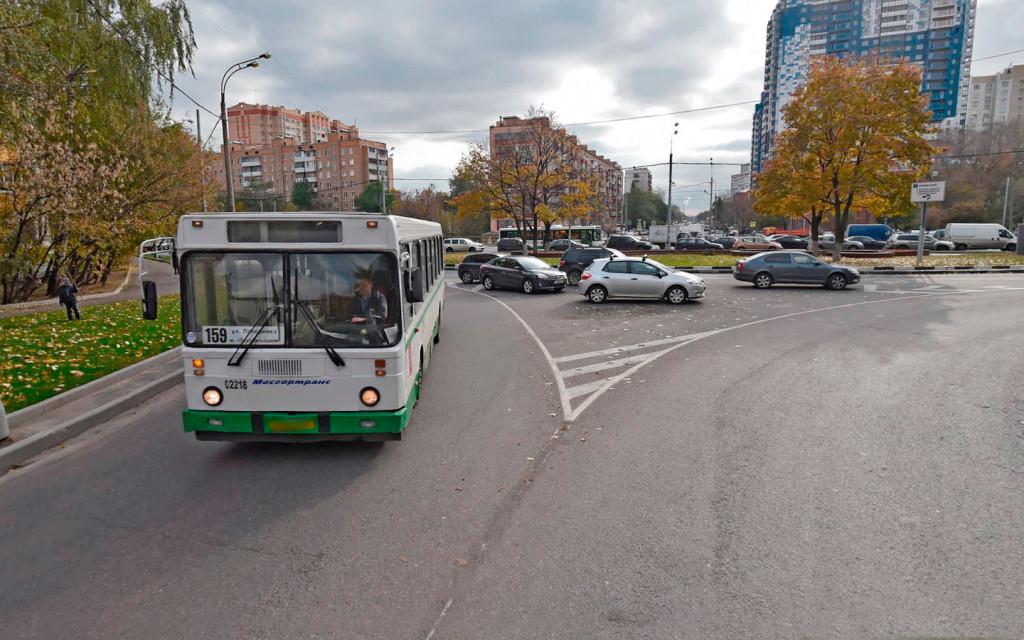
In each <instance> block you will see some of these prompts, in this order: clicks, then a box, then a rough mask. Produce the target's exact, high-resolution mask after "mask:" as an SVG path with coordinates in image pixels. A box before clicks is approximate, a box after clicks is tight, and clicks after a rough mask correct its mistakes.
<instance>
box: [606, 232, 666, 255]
mask: <svg viewBox="0 0 1024 640" xmlns="http://www.w3.org/2000/svg"><path fill="white" fill-rule="evenodd" d="M604 246H606V247H608V248H609V249H618V250H619V251H651V250H652V249H654V245H653V244H651V243H650V242H645V241H643V240H641V239H640V238H637V237H636V236H627V235H622V234H620V235H612V236H608V242H606V243H605V245H604Z"/></svg>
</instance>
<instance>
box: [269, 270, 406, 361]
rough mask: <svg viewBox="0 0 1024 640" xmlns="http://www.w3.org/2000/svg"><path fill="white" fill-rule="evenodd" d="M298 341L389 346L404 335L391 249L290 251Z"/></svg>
mask: <svg viewBox="0 0 1024 640" xmlns="http://www.w3.org/2000/svg"><path fill="white" fill-rule="evenodd" d="M289 260H290V267H291V274H292V276H291V303H292V306H293V307H294V310H293V312H292V314H291V319H292V326H291V331H292V340H291V346H293V347H300V348H301V347H318V346H323V345H328V346H331V347H366V346H371V347H384V346H390V345H392V344H395V342H396V341H397V340H398V336H399V333H400V331H399V320H398V317H399V311H398V309H399V297H398V296H399V292H398V283H399V278H398V267H397V264H396V262H395V259H394V256H393V255H390V254H386V253H299V254H293V255H291V256H290V257H289Z"/></svg>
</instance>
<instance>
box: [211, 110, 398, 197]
mask: <svg viewBox="0 0 1024 640" xmlns="http://www.w3.org/2000/svg"><path fill="white" fill-rule="evenodd" d="M228 114H229V115H228V137H229V139H230V140H231V141H232V142H231V165H232V168H231V178H232V182H233V184H234V188H235V196H236V199H239V200H244V195H245V190H246V189H248V188H250V187H256V186H258V185H259V186H265V187H266V188H267V193H268V194H274V195H277V196H279V197H280V198H281V199H283V200H286V201H287V200H290V199H291V197H292V192H293V190H294V187H295V184H297V183H300V182H306V183H308V184H309V185H310V186H311V187H312V189H313V193H314V200H313V202H314V206H315V207H316V208H317V209H320V210H340V211H348V210H352V209H354V208H355V200H356V198H358V197H359V195H360V194H361V193H362V192H363V190H364V189H365V188H366V185H367V184H369V183H371V182H386V183H387V185H388V189H394V188H395V180H394V170H393V169H394V167H393V160H392V159H391V158H390V157H389V154H388V147H387V145H386V144H385V143H383V142H378V141H374V140H364V139H362V138H360V137H359V129H358V128H357V127H355V126H354V125H349V124H345V123H343V122H341V121H340V120H331V119H329V118H328V117H327V116H325V115H324V114H322V113H320V112H319V111H315V112H307V113H303V112H302V111H300V110H298V109H288V108H286V107H272V106H269V105H250V104H245V103H242V104H238V105H235V106H233V107H231V108H230V109H228ZM217 170H218V174H219V176H218V177H219V180H220V184H221V186H222V187H223V188H226V185H227V182H226V181H225V179H224V162H223V160H222V161H220V162H219V163H218V164H217Z"/></svg>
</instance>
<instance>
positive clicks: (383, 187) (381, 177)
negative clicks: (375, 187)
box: [377, 147, 395, 214]
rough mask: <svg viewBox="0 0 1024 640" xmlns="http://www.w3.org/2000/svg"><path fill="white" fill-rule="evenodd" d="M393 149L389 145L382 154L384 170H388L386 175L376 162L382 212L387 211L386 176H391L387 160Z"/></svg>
mask: <svg viewBox="0 0 1024 640" xmlns="http://www.w3.org/2000/svg"><path fill="white" fill-rule="evenodd" d="M394 151H395V148H394V147H391V148H390V149H389V150H388V151H387V152H386V153H385V154H384V171H387V172H388V173H387V174H386V175H382V173H381V170H380V164H379V163H378V164H377V178H378V179H379V180H380V212H381V213H383V214H387V212H388V178H390V177H391V174H390V169H389V168H388V160H390V159H391V158H392V157H393V156H392V154H393V153H394Z"/></svg>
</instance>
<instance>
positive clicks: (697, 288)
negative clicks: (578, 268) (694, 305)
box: [577, 257, 706, 304]
mask: <svg viewBox="0 0 1024 640" xmlns="http://www.w3.org/2000/svg"><path fill="white" fill-rule="evenodd" d="M705 289H706V286H705V284H704V280H703V279H702V278H698V277H697V276H694V275H691V274H689V273H684V272H682V271H674V270H673V269H671V268H669V267H666V266H665V265H663V264H661V263H660V262H657V261H655V260H651V259H649V258H646V257H645V258H612V259H608V258H603V259H600V260H594V261H593V262H592V263H591V264H590V266H589V267H587V270H586V271H584V272H583V275H582V276H581V277H580V283H579V285H578V287H577V291H578V292H579V293H580V294H581V295H584V296H586V298H587V300H589V301H591V302H593V303H597V304H600V303H602V302H604V301H606V300H608V299H616V298H634V299H635V298H648V299H653V300H659V299H660V300H667V301H669V302H671V303H672V304H682V303H684V302H686V301H687V300H696V299H698V298H703V297H704V291H705Z"/></svg>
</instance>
